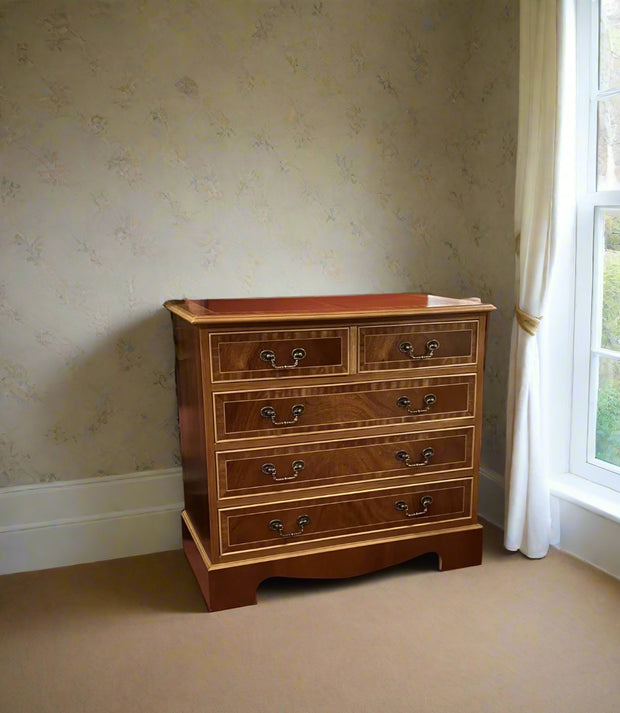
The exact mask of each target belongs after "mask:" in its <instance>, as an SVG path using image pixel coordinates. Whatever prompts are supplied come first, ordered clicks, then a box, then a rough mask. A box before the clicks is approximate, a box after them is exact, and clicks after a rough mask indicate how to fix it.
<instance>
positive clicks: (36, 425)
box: [5, 307, 180, 485]
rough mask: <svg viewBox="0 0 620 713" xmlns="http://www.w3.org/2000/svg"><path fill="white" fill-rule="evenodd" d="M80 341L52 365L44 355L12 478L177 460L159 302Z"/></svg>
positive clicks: (164, 316)
mask: <svg viewBox="0 0 620 713" xmlns="http://www.w3.org/2000/svg"><path fill="white" fill-rule="evenodd" d="M83 344H84V346H83V348H82V349H81V350H80V353H79V354H78V355H73V356H71V357H70V358H65V359H64V360H61V363H60V364H58V362H57V361H56V360H50V365H49V371H48V378H47V379H45V382H46V385H45V384H44V385H43V386H42V388H41V391H40V392H38V394H39V395H38V397H37V398H38V400H39V404H38V406H39V407H38V409H36V411H34V413H33V412H32V411H30V412H29V413H30V424H29V429H30V434H29V435H30V438H29V442H30V444H31V445H30V447H29V448H28V450H26V449H25V447H23V446H22V450H23V453H24V458H23V460H22V461H21V462H20V459H19V452H14V453H13V455H14V458H13V462H12V463H11V464H10V465H11V466H12V469H14V470H15V471H16V475H17V472H19V475H20V482H21V483H23V482H24V478H23V474H24V473H27V474H28V476H29V480H30V481H31V482H47V481H54V480H72V479H79V478H89V477H93V476H97V475H114V474H124V473H132V472H136V471H141V470H153V469H160V468H171V467H175V466H177V465H178V464H179V463H180V454H179V447H178V424H177V414H176V396H175V381H174V346H173V337H172V325H171V320H170V316H169V313H168V312H167V311H166V310H164V309H163V307H162V308H161V310H159V311H157V312H155V313H153V314H150V315H148V316H146V317H144V318H142V319H137V320H135V321H133V322H129V323H126V324H124V325H123V326H122V328H120V329H117V330H114V331H113V332H110V333H108V334H106V335H105V337H103V338H101V337H96V341H94V342H93V345H92V348H91V349H89V350H88V351H87V347H86V342H83ZM6 475H7V476H8V481H9V482H7V483H5V484H6V485H10V484H11V472H10V471H8V472H7V473H6ZM5 477H6V476H5Z"/></svg>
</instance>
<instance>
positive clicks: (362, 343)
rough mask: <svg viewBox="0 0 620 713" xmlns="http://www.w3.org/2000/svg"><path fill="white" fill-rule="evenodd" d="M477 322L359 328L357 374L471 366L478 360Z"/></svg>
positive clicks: (424, 323) (413, 323)
mask: <svg viewBox="0 0 620 713" xmlns="http://www.w3.org/2000/svg"><path fill="white" fill-rule="evenodd" d="M477 345H478V320H464V321H459V322H412V323H411V324H398V325H380V326H374V327H360V329H359V365H358V369H359V371H360V373H364V372H370V371H383V370H388V369H416V368H429V367H441V366H449V365H465V366H466V365H473V364H475V363H476V362H477V359H478V348H477Z"/></svg>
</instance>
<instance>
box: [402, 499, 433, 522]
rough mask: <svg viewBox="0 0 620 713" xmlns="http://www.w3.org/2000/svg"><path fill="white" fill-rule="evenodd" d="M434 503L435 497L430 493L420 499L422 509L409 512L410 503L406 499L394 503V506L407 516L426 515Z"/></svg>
mask: <svg viewBox="0 0 620 713" xmlns="http://www.w3.org/2000/svg"><path fill="white" fill-rule="evenodd" d="M432 504H433V498H432V497H431V496H430V495H425V496H424V497H422V498H421V500H420V505H421V506H422V510H418V511H417V512H409V505H407V503H406V502H405V501H404V500H399V501H398V502H396V503H394V507H395V508H396V509H397V510H400V511H401V512H403V513H404V514H405V517H420V516H421V515H426V514H427V513H428V509H429V507H430V506H431V505H432Z"/></svg>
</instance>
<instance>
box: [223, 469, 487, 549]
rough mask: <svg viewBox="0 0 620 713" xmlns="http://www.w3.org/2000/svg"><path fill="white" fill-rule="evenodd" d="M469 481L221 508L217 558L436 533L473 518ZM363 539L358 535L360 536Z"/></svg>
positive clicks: (470, 484)
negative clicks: (377, 535)
mask: <svg viewBox="0 0 620 713" xmlns="http://www.w3.org/2000/svg"><path fill="white" fill-rule="evenodd" d="M472 485H473V483H472V479H471V478H462V479H458V480H452V481H449V482H440V483H430V484H428V483H427V484H421V485H413V486H408V487H402V488H391V489H386V490H382V491H378V492H364V493H355V494H351V495H339V496H332V497H328V498H313V499H311V500H307V501H305V502H304V501H301V502H299V501H298V502H296V503H295V504H294V505H293V506H291V505H290V504H288V503H275V504H270V505H257V506H254V507H245V508H228V509H226V508H224V509H222V510H220V512H219V516H220V547H221V552H222V554H226V553H234V552H241V551H248V550H249V551H251V550H262V549H264V548H267V547H280V548H283V547H290V546H292V545H293V546H294V545H299V544H303V543H307V542H312V541H314V540H324V539H326V538H337V537H343V536H355V535H357V536H358V538H356V539H365V536H369V535H370V536H372V535H374V533H382V534H383V535H385V533H386V531H388V532H389V534H390V535H401V534H407V533H408V532H412V531H414V530H430V529H438V528H441V527H444V526H445V523H447V522H449V523H451V524H454V521H456V520H462V521H463V524H466V522H471V520H472V489H473V488H472ZM360 535H362V537H359V536H360Z"/></svg>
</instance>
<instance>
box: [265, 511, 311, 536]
mask: <svg viewBox="0 0 620 713" xmlns="http://www.w3.org/2000/svg"><path fill="white" fill-rule="evenodd" d="M309 524H310V518H309V517H308V516H307V515H300V516H299V517H298V518H297V527H298V528H299V530H297V531H295V532H284V523H283V522H282V520H271V521H270V523H269V529H270V530H273V531H274V532H277V533H278V535H280V537H297V535H303V534H304V527H306V525H309Z"/></svg>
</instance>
